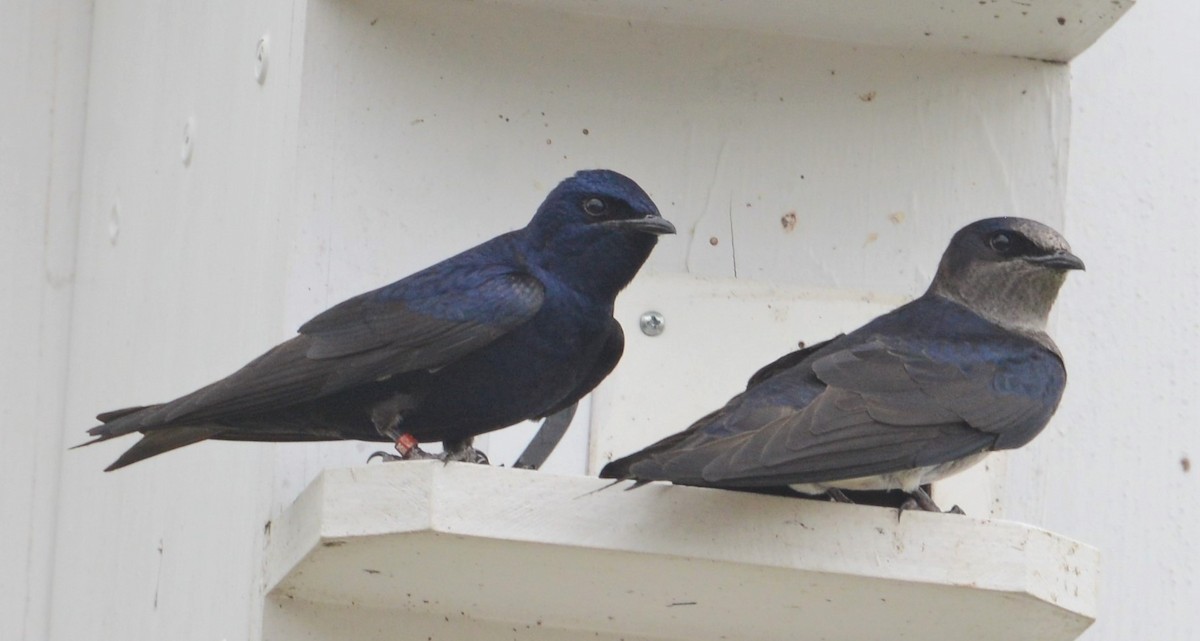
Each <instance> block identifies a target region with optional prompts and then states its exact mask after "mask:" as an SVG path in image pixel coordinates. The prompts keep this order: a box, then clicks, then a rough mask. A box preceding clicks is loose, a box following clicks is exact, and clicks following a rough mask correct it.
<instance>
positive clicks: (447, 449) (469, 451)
mask: <svg viewBox="0 0 1200 641" xmlns="http://www.w3.org/2000/svg"><path fill="white" fill-rule="evenodd" d="M442 450H443V452H442V455H441V457H440V458H441V459H442V460H443V461H445V462H447V463H449V462H450V461H458V462H460V463H478V464H480V465H489V462H488V457H487V454H484V453H483V452H480V451H479V450H477V449H475V448H474V447H471V439H466V440H463V441H442Z"/></svg>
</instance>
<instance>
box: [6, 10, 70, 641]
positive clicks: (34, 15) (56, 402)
mask: <svg viewBox="0 0 1200 641" xmlns="http://www.w3.org/2000/svg"><path fill="white" fill-rule="evenodd" d="M90 6H91V3H90V2H86V1H73V0H64V1H50V2H46V1H34V0H3V1H2V2H0V87H2V88H3V89H2V90H0V93H2V95H3V97H2V98H0V275H2V276H0V278H3V286H2V287H0V328H3V331H2V332H0V364H2V366H0V577H2V581H3V587H2V588H0V639H6V640H7V639H14V640H16V639H45V638H46V634H47V628H48V626H49V623H50V618H51V616H52V611H51V608H50V574H51V567H52V564H53V557H54V549H55V534H56V522H55V516H56V512H57V510H56V506H55V501H56V498H57V494H58V483H59V472H60V465H61V460H62V457H63V451H62V448H63V441H62V430H61V426H62V420H63V406H64V401H65V398H66V380H67V355H68V351H69V346H70V345H69V341H68V335H69V329H70V320H71V314H70V312H71V294H72V287H73V281H74V278H75V272H74V268H75V265H74V263H75V229H76V226H77V224H78V223H77V216H78V212H79V171H80V164H81V156H82V152H83V145H82V142H81V136H82V131H83V124H84V108H85V99H86V91H87V69H88V45H89V32H90V29H91V12H90Z"/></svg>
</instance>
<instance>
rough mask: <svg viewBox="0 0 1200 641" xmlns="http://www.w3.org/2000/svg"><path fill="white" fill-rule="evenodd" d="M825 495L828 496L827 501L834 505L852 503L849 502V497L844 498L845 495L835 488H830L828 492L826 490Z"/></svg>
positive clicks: (851, 502)
mask: <svg viewBox="0 0 1200 641" xmlns="http://www.w3.org/2000/svg"><path fill="white" fill-rule="evenodd" d="M825 495H826V496H828V497H829V500H830V501H833V502H834V503H850V504H853V503H854V501H851V500H850V497H848V496H846V494H845V493H844V492H842V491H841V490H839V489H837V488H836V487H831V488H829V489H828V490H826V491H825Z"/></svg>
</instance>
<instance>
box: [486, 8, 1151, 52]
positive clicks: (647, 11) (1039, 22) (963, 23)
mask: <svg viewBox="0 0 1200 641" xmlns="http://www.w3.org/2000/svg"><path fill="white" fill-rule="evenodd" d="M490 1H491V2H496V3H499V4H511V5H525V6H533V7H541V8H549V9H554V10H558V11H570V12H578V13H582V14H590V15H599V16H607V17H613V18H620V19H625V20H644V21H648V22H663V23H676V24H685V25H692V26H701V27H715V28H736V29H746V30H750V31H757V32H764V33H775V34H781V35H787V36H794V37H800V38H813V39H817V40H831V41H838V42H846V43H849V44H860V45H870V46H881V47H899V48H906V49H926V50H948V51H964V52H971V53H984V54H995V55H1005V56H1017V57H1021V58H1034V59H1037V60H1053V61H1057V62H1067V61H1069V60H1070V59H1071V58H1074V57H1075V56H1077V55H1079V54H1080V53H1082V52H1083V51H1084V50H1085V49H1087V48H1088V47H1089V46H1091V44H1092V43H1093V42H1095V41H1096V39H1097V38H1099V37H1100V36H1101V35H1102V34H1103V33H1104V32H1105V31H1107V30H1108V29H1109V27H1111V26H1112V25H1113V24H1114V23H1115V22H1116V21H1117V19H1118V18H1120V17H1121V16H1122V15H1124V13H1125V12H1126V11H1128V10H1129V8H1130V7H1132V6H1133V4H1134V2H1135V1H1136V0H957V1H955V2H946V1H945V0H735V1H732V2H731V1H729V0H659V1H657V2H645V1H644V0H605V1H603V2H597V1H596V0H490Z"/></svg>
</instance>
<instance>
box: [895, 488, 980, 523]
mask: <svg viewBox="0 0 1200 641" xmlns="http://www.w3.org/2000/svg"><path fill="white" fill-rule="evenodd" d="M906 510H921V511H922V512H937V513H938V514H961V515H966V512H964V511H963V509H962V508H961V507H958V506H957V505H955V506H954V507H952V508H950V509H949V510H945V511H943V510H942V508H940V507H938V506H937V503H934V502H933V499H932V498H930V496H929V494H927V493H926V492H925V490H923V489H921V488H919V487H918V488H917V489H916V491H914V492H911V493H910V494H909V496H908V500H907V501H905V502H904V503H902V504H900V508H899V512H898V513H897V514H896V520H900V515H902V514H904V512H905V511H906Z"/></svg>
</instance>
